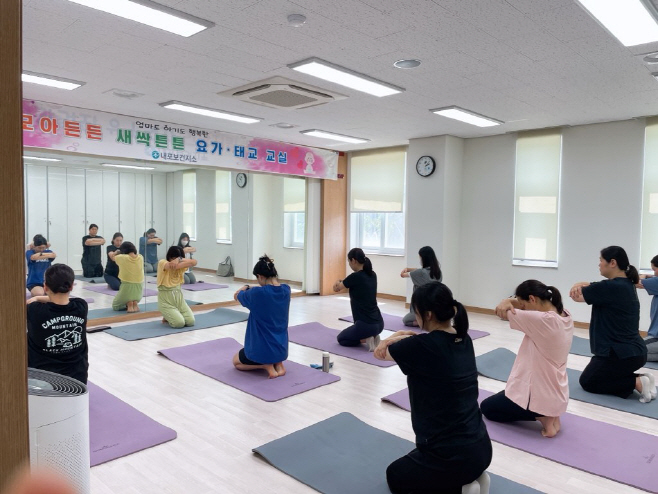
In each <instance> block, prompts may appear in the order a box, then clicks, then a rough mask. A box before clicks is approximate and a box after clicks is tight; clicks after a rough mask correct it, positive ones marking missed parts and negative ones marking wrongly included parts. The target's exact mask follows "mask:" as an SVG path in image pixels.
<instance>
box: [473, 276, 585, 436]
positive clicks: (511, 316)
mask: <svg viewBox="0 0 658 494" xmlns="http://www.w3.org/2000/svg"><path fill="white" fill-rule="evenodd" d="M515 295H516V298H514V299H504V300H503V301H502V302H501V303H500V304H498V307H496V315H498V316H499V317H500V318H501V319H505V320H508V321H509V323H510V328H512V329H516V330H518V331H522V332H523V333H525V336H524V337H523V341H522V342H521V347H520V348H519V353H518V355H517V357H516V360H515V361H514V366H513V367H512V372H511V373H510V376H509V379H508V380H507V386H505V391H501V392H500V393H498V394H495V395H493V396H491V397H489V398H487V399H486V400H484V401H482V403H481V405H480V408H481V409H482V413H483V414H484V416H485V417H487V418H488V419H489V420H493V421H495V422H516V421H518V420H532V421H534V420H538V421H539V422H541V424H542V426H543V429H542V431H541V433H542V435H543V436H544V437H553V436H555V435H556V434H557V433H558V432H559V431H560V415H561V414H563V413H564V412H565V411H566V410H567V403H568V401H569V380H568V378H567V356H568V355H569V349H570V348H571V339H572V338H573V321H572V320H571V315H570V314H569V313H568V312H567V311H565V310H564V307H563V306H562V296H561V295H560V292H559V291H558V289H557V288H555V287H553V286H546V285H544V284H543V283H542V282H540V281H537V280H527V281H524V282H523V283H521V284H520V285H519V286H518V287H517V288H516V293H515Z"/></svg>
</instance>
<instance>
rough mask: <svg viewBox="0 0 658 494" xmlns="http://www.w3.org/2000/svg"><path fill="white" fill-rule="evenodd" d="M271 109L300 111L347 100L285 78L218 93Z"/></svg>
mask: <svg viewBox="0 0 658 494" xmlns="http://www.w3.org/2000/svg"><path fill="white" fill-rule="evenodd" d="M218 94H220V95H222V96H230V97H232V98H237V99H239V100H242V101H246V102H248V103H254V104H256V105H263V106H267V107H270V108H283V109H289V110H290V109H291V110H299V109H301V108H309V107H311V106H318V105H323V104H325V103H330V102H332V101H337V100H339V99H344V98H346V96H345V95H343V94H338V93H334V92H332V91H327V90H325V89H322V88H318V87H315V86H309V85H305V84H302V83H300V82H297V81H291V80H289V79H285V78H283V77H273V78H271V79H267V80H264V81H257V82H253V83H251V84H247V85H245V86H241V87H239V88H234V89H231V90H229V91H223V92H221V93H218Z"/></svg>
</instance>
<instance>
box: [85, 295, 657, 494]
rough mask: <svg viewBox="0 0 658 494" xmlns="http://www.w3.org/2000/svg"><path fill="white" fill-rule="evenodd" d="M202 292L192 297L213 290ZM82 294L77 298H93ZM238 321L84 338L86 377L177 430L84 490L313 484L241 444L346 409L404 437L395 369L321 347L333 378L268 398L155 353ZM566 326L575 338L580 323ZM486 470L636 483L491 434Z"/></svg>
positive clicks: (326, 318)
mask: <svg viewBox="0 0 658 494" xmlns="http://www.w3.org/2000/svg"><path fill="white" fill-rule="evenodd" d="M223 291H225V292H227V291H229V290H223ZM213 292H216V290H213V291H207V292H196V293H195V295H197V296H204V297H209V298H211V297H217V296H218V295H216V294H213ZM90 293H91V292H86V291H85V293H84V295H85V296H94V297H95V296H96V295H97V294H93V295H90ZM231 293H232V290H231ZM380 302H381V305H380V308H381V310H382V311H383V312H387V313H390V314H398V315H403V314H405V313H406V309H405V308H404V304H403V303H402V302H397V301H390V300H383V299H382V300H380ZM91 308H93V306H92V307H91ZM237 310H245V309H242V308H238V309H237ZM349 313H350V307H349V301H348V300H347V299H346V298H345V297H340V296H331V297H319V296H307V297H299V298H293V299H292V301H291V307H290V324H291V325H295V324H301V323H305V322H311V321H318V322H321V323H323V324H325V325H327V326H330V327H334V328H337V329H342V328H345V327H347V325H348V324H347V323H344V322H342V321H339V320H338V317H340V316H344V315H348V314H349ZM470 322H471V327H472V328H473V329H481V330H485V331H489V332H490V333H491V336H488V337H485V338H481V339H478V340H475V342H474V345H475V352H476V354H478V355H479V354H481V353H484V352H486V351H489V350H492V349H494V348H497V347H501V346H502V347H506V348H509V349H511V350H513V351H516V350H517V349H518V346H519V344H520V341H521V335H520V334H519V333H517V332H515V331H512V330H510V329H509V327H508V325H507V323H505V322H503V321H500V320H498V319H497V318H495V317H494V316H489V315H483V314H475V313H471V314H470ZM245 328H246V322H243V323H238V324H233V325H228V326H221V327H217V328H210V329H204V330H198V331H190V332H186V333H180V334H176V335H169V336H164V337H160V338H152V339H147V340H140V341H134V342H127V341H124V340H121V339H119V338H115V337H113V336H111V335H107V334H103V333H95V334H90V335H89V338H88V340H89V347H90V350H89V352H90V354H89V361H90V373H89V378H90V380H91V381H93V382H94V383H96V384H98V385H100V386H101V387H103V388H105V389H106V390H107V391H109V392H111V393H113V394H115V395H116V396H118V397H119V398H121V399H122V400H124V401H126V402H127V403H129V404H130V405H132V406H134V407H136V408H137V409H139V410H140V411H142V412H144V413H146V414H148V415H149V416H150V417H152V418H153V419H155V420H157V421H159V422H161V423H163V424H164V425H166V426H168V427H171V428H173V429H174V430H176V432H177V433H178V438H177V439H175V440H174V441H171V442H168V443H165V444H162V445H159V446H156V447H153V448H150V449H147V450H145V451H141V452H138V453H135V454H132V455H129V456H126V457H123V458H119V459H117V460H114V461H111V462H109V463H106V464H103V465H99V466H97V467H94V468H92V469H91V477H92V492H93V493H94V494H107V493H122V494H123V493H125V494H133V493H135V494H136V493H140V494H150V493H153V494H155V493H158V494H160V493H175V494H183V493H193V494H206V493H240V494H244V493H254V494H257V493H258V494H262V493H312V492H316V491H314V490H313V489H311V488H309V487H307V486H305V485H303V484H302V483H300V482H298V481H296V480H294V479H293V478H291V477H288V476H287V475H285V474H283V473H281V472H279V471H278V470H276V469H275V468H273V467H271V466H270V465H268V464H267V463H265V462H264V461H263V460H261V459H260V458H258V457H256V456H254V455H253V454H252V453H251V449H252V448H254V447H256V446H259V445H261V444H264V443H266V442H269V441H271V440H273V439H277V438H279V437H282V436H284V435H286V434H289V433H291V432H294V431H296V430H298V429H301V428H304V427H307V426H309V425H312V424H314V423H316V422H319V421H321V420H324V419H326V418H328V417H330V416H333V415H335V414H338V413H340V412H345V411H346V412H350V413H352V414H354V415H355V416H357V417H358V418H360V419H361V420H363V421H365V422H367V423H369V424H370V425H373V426H375V427H378V428H380V429H383V430H385V431H388V432H390V433H392V434H395V435H397V436H400V437H403V438H406V439H408V440H411V441H413V439H414V436H413V432H412V429H411V419H410V415H409V413H408V412H406V411H404V410H401V409H399V408H397V407H395V406H392V405H390V404H387V403H383V402H381V401H380V398H381V397H382V396H385V395H387V394H390V393H393V392H395V391H399V390H400V389H402V388H404V387H406V379H405V377H404V375H403V374H402V373H401V372H400V370H399V369H398V367H397V366H393V367H390V368H386V369H384V368H379V367H375V366H371V365H367V364H364V363H361V362H357V361H355V360H351V359H347V358H343V357H339V356H332V360H333V361H334V367H333V369H332V372H333V373H334V374H336V375H338V376H340V377H341V381H339V382H337V383H334V384H331V385H328V386H323V387H321V388H318V389H314V390H311V391H308V392H306V393H302V394H300V395H296V396H293V397H290V398H287V399H284V400H282V401H279V402H275V403H267V402H264V401H261V400H259V399H258V398H255V397H253V396H251V395H248V394H246V393H243V392H241V391H238V390H236V389H234V388H231V387H229V386H226V385H224V384H222V383H220V382H217V381H214V380H212V379H210V378H208V377H205V376H203V375H201V374H198V373H196V372H194V371H192V370H190V369H187V368H185V367H183V366H180V365H177V364H175V363H173V362H171V361H169V360H167V359H166V358H164V357H161V356H158V355H157V354H156V352H157V350H160V349H163V348H171V347H177V346H182V345H188V344H192V343H198V342H202V341H208V340H212V339H217V338H222V337H232V338H235V339H236V340H238V341H239V342H241V343H242V342H243V341H244V332H245ZM576 334H577V335H579V336H586V332H585V331H584V330H576ZM289 359H290V360H293V361H296V362H299V363H302V364H310V363H320V361H321V352H320V351H318V350H314V349H311V348H306V347H303V346H299V345H296V344H291V345H290V356H289ZM587 361H588V359H587V358H585V357H580V356H575V355H570V356H569V367H572V368H575V369H583V368H584V367H585V365H586V364H587ZM480 386H481V387H482V388H484V389H488V390H491V391H499V390H501V389H503V388H504V383H501V382H498V381H494V380H490V379H487V378H482V377H480ZM569 412H571V413H574V414H578V415H583V416H587V417H590V418H593V419H596V420H601V421H605V422H609V423H612V424H616V425H619V426H621V427H625V428H628V429H634V430H639V431H643V432H646V433H649V434H654V435H658V421H656V420H652V419H648V418H643V417H638V416H636V415H631V414H627V413H622V412H617V411H614V410H610V409H606V408H601V407H597V406H594V405H590V404H586V403H581V402H577V401H572V402H571V403H570V405H569ZM537 433H538V434H539V432H537ZM547 440H548V439H547ZM318 447H321V445H318ZM354 461H355V462H358V461H359V459H358V458H354ZM490 471H491V472H494V473H496V474H499V475H502V476H504V477H507V478H509V479H512V480H514V481H516V482H519V483H522V484H526V485H529V486H531V487H534V488H535V489H538V490H540V491H542V492H546V493H551V494H567V493H591V494H623V493H635V492H644V491H640V490H637V489H634V488H631V487H628V486H625V485H622V484H618V483H615V482H612V481H610V480H606V479H604V478H601V477H597V476H595V475H591V474H588V473H584V472H581V471H579V470H576V469H574V468H570V467H566V466H563V465H559V464H557V463H554V462H552V461H549V460H545V459H542V458H539V457H536V456H533V455H531V454H527V453H524V452H521V451H519V450H516V449H513V448H509V447H507V446H503V445H501V444H498V443H494V457H493V463H492V465H491V467H490ZM382 475H384V472H383V471H382Z"/></svg>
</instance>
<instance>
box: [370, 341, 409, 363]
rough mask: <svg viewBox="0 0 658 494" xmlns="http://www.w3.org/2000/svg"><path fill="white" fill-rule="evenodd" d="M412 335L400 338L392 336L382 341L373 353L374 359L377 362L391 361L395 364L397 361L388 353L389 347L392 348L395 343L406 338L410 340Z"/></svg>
mask: <svg viewBox="0 0 658 494" xmlns="http://www.w3.org/2000/svg"><path fill="white" fill-rule="evenodd" d="M410 336H412V335H408V334H407V335H400V336H395V335H393V336H390V337H388V338H386V339H385V340H382V341H381V342H380V343H379V345H378V346H377V348H375V352H374V353H373V355H374V357H375V358H376V359H377V360H390V361H392V362H395V359H394V358H393V357H391V352H389V351H388V347H389V346H391V345H392V344H393V343H397V342H398V341H400V340H404V339H405V338H409V337H410Z"/></svg>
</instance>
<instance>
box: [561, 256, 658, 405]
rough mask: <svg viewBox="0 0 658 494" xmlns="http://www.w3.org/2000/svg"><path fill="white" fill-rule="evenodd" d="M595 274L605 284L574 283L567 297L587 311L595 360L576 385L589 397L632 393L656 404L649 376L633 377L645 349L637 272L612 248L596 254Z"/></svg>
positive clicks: (600, 282)
mask: <svg viewBox="0 0 658 494" xmlns="http://www.w3.org/2000/svg"><path fill="white" fill-rule="evenodd" d="M599 272H600V273H601V276H603V277H604V278H607V279H606V280H604V281H596V282H594V283H589V282H582V283H576V284H575V285H574V286H573V287H572V288H571V291H570V293H569V295H570V296H571V298H572V299H573V300H574V301H576V302H585V303H587V304H589V305H591V306H592V316H591V320H590V326H589V344H590V349H591V351H592V353H593V354H594V356H593V357H592V359H591V360H590V362H589V364H587V367H585V369H584V370H583V373H582V374H581V376H580V385H581V386H582V387H583V389H584V390H585V391H587V392H589V393H597V394H606V395H614V396H619V397H620V398H628V397H629V396H630V395H631V394H632V393H633V390H636V391H637V392H638V393H640V402H642V403H649V402H650V401H651V400H652V399H654V398H656V384H655V382H654V377H653V374H651V373H648V374H638V373H636V371H637V370H638V369H639V368H640V367H642V366H643V365H644V364H645V363H646V362H647V347H646V344H645V343H644V340H642V337H641V336H640V301H639V300H638V298H637V291H636V289H635V285H636V284H637V283H639V280H640V277H639V275H638V272H637V269H635V267H634V266H632V265H631V264H630V262H629V260H628V255H627V254H626V251H625V250H624V249H622V248H621V247H618V246H616V245H612V246H610V247H606V248H605V249H603V250H602V251H601V256H600V257H599Z"/></svg>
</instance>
